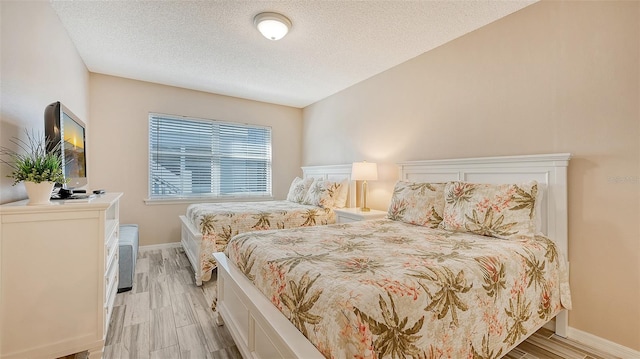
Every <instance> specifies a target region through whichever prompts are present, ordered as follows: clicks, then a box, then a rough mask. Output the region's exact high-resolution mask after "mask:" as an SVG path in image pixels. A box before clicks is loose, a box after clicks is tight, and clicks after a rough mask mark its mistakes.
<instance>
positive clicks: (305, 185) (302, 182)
mask: <svg viewBox="0 0 640 359" xmlns="http://www.w3.org/2000/svg"><path fill="white" fill-rule="evenodd" d="M312 183H313V178H305V179H302V178H300V177H296V178H294V179H293V182H291V187H289V193H288V194H287V201H290V202H297V203H302V201H304V198H305V196H306V195H307V192H308V191H309V187H311V184H312Z"/></svg>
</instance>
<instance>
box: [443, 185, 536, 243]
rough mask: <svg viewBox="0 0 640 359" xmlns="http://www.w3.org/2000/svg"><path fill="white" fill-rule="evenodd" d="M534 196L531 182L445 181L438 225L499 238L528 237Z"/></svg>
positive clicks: (533, 232) (533, 233)
mask: <svg viewBox="0 0 640 359" xmlns="http://www.w3.org/2000/svg"><path fill="white" fill-rule="evenodd" d="M537 193H538V183H537V182H535V181H532V182H528V183H522V184H503V185H493V184H479V183H467V182H449V183H447V185H446V186H445V189H444V196H445V204H444V215H443V220H442V224H441V225H440V226H441V227H442V228H444V229H447V230H452V231H460V232H471V233H475V234H480V235H483V236H489V237H496V238H502V239H517V238H532V237H533V236H534V235H535V225H534V223H535V222H534V217H535V202H536V197H537Z"/></svg>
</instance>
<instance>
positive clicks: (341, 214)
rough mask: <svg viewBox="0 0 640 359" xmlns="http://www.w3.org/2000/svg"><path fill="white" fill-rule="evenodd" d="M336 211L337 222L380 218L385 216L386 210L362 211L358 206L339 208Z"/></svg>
mask: <svg viewBox="0 0 640 359" xmlns="http://www.w3.org/2000/svg"><path fill="white" fill-rule="evenodd" d="M335 211H336V217H337V218H336V222H337V223H348V222H357V221H364V220H367V219H381V218H385V217H386V216H387V212H385V211H378V210H375V209H372V210H371V211H369V212H362V211H361V210H360V208H339V209H335Z"/></svg>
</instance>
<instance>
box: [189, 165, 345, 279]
mask: <svg viewBox="0 0 640 359" xmlns="http://www.w3.org/2000/svg"><path fill="white" fill-rule="evenodd" d="M302 171H303V178H302V180H308V181H311V180H313V179H320V180H325V181H331V182H335V183H342V185H343V189H344V190H345V191H344V192H343V193H344V196H345V197H344V201H343V203H344V205H345V206H347V207H354V206H355V197H354V196H353V195H352V194H353V193H355V192H354V189H353V187H354V185H355V183H354V181H351V179H350V177H351V165H329V166H307V167H302ZM308 185H310V183H308ZM292 186H293V184H292ZM305 192H306V190H305ZM296 200H297V201H298V202H304V198H297V199H296ZM180 221H181V224H182V231H181V244H182V247H183V248H184V251H185V253H186V255H187V258H189V262H190V263H191V266H192V267H193V271H194V273H195V282H196V284H197V285H198V286H200V285H202V282H203V281H208V280H210V279H211V273H212V270H213V269H214V268H216V266H217V262H216V260H215V259H214V258H213V255H212V254H213V253H214V252H219V251H224V249H225V246H226V243H227V242H228V240H229V239H230V238H231V237H233V236H235V235H237V234H239V233H244V232H248V231H258V230H273V229H284V228H292V227H298V226H315V225H324V224H331V223H335V213H334V212H333V210H332V209H331V206H317V205H309V204H304V203H297V202H296V201H288V200H282V201H259V202H225V203H222V202H220V203H199V204H193V205H190V206H189V207H188V208H187V213H186V214H185V215H182V216H180Z"/></svg>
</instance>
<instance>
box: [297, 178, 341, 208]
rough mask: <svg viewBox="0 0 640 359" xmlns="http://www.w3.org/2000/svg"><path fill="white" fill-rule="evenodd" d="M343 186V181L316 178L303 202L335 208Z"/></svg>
mask: <svg viewBox="0 0 640 359" xmlns="http://www.w3.org/2000/svg"><path fill="white" fill-rule="evenodd" d="M341 188H342V183H339V182H333V181H327V180H321V179H316V180H314V181H313V184H312V185H311V187H310V188H309V192H307V196H306V197H305V198H304V202H303V203H305V204H312V205H314V206H320V207H324V208H333V207H335V202H336V198H337V197H338V194H339V192H340V189H341Z"/></svg>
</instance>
